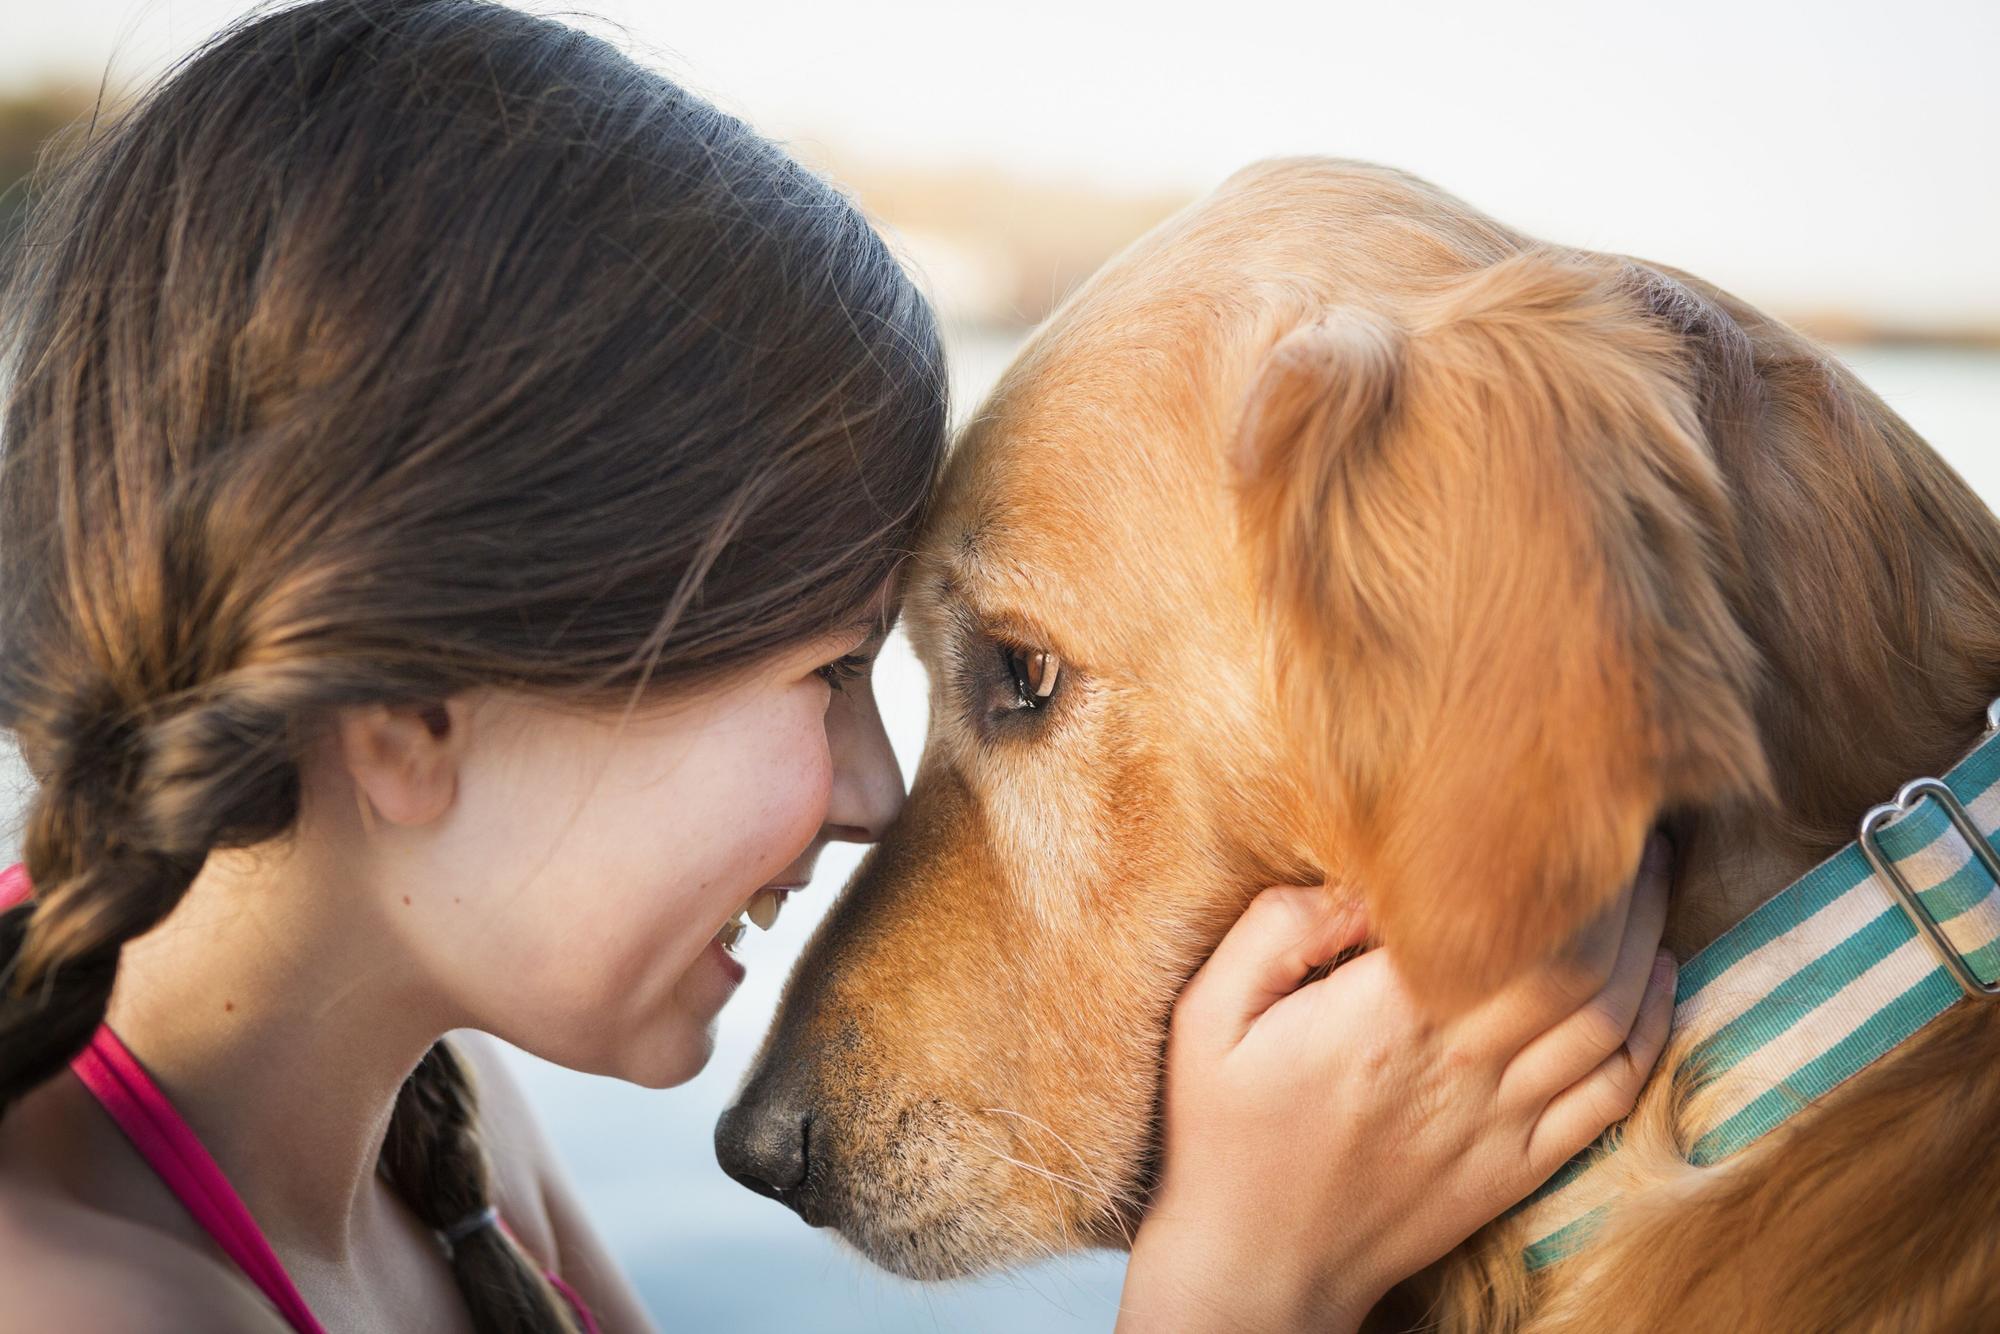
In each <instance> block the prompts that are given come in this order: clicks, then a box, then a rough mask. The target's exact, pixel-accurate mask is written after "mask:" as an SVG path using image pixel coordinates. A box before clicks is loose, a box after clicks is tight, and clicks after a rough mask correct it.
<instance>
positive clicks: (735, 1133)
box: [715, 1098, 812, 1212]
mask: <svg viewBox="0 0 2000 1334" xmlns="http://www.w3.org/2000/svg"><path fill="white" fill-rule="evenodd" d="M811 1125H812V1120H811V1117H809V1116H808V1115H807V1114H806V1113H804V1112H802V1111H800V1110H798V1109H797V1108H794V1107H789V1106H786V1105H785V1104H784V1103H783V1102H782V1101H781V1100H780V1101H772V1102H759V1101H757V1100H754V1099H750V1098H746V1099H744V1100H743V1101H742V1102H739V1103H737V1104H736V1105H735V1106H734V1107H731V1108H730V1109H729V1110H727V1111H725V1112H724V1113H723V1114H722V1118H721V1119H720V1120H718V1121H717V1122H716V1123H715V1160H716V1161H717V1162H719V1163H721V1164H722V1170H723V1171H725V1172H727V1173H728V1174H729V1175H730V1176H732V1177H734V1178H735V1179H736V1180H737V1181H740V1182H741V1183H743V1184H744V1185H745V1186H748V1187H749V1188H750V1189H751V1190H754V1191H756V1192H757V1193H758V1194H759V1195H768V1196H770V1197H771V1198H772V1199H774V1200H777V1201H779V1202H780V1203H783V1204H788V1205H790V1206H791V1207H792V1208H794V1209H799V1210H800V1211H801V1212H803V1209H802V1207H801V1206H802V1205H803V1203H804V1199H803V1197H804V1194H805V1192H804V1190H803V1189H802V1188H803V1187H804V1185H805V1180H806V1169H807V1168H808V1167H809V1166H810V1163H809V1162H808V1161H807V1158H806V1153H807V1147H808V1146H807V1140H808V1139H809V1138H810V1131H811Z"/></svg>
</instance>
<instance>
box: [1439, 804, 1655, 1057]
mask: <svg viewBox="0 0 2000 1334" xmlns="http://www.w3.org/2000/svg"><path fill="white" fill-rule="evenodd" d="M1672 863H1673V858H1672V854H1671V850H1670V848H1669V846H1668V844H1667V842H1666V840H1665V839H1664V838H1662V837H1661V836H1659V835H1658V834H1654V835H1652V836H1650V837H1649V838H1648V839H1647V840H1646V844H1645V848H1644V850H1643V852H1642V853H1641V855H1640V859H1639V866H1638V869H1637V870H1636V871H1635V872H1634V873H1633V877H1632V880H1631V882H1630V884H1628V885H1627V886H1626V888H1625V892H1624V893H1622V894H1621V895H1619V897H1618V899H1617V901H1616V902H1614V903H1612V904H1610V905H1609V906H1608V907H1607V908H1606V909H1605V910H1604V912H1602V913H1600V914H1599V915H1598V917H1597V918H1596V919H1595V920H1594V921H1593V922H1592V923H1591V924H1590V925H1589V926H1588V927H1586V928H1584V930H1583V931H1582V932H1581V933H1580V934H1578V935H1577V936H1576V937H1574V938H1573V939H1572V940H1571V942H1570V944H1569V945H1568V947H1566V948H1565V949H1564V950H1563V951H1562V952H1561V953H1559V954H1557V955H1556V956H1555V957H1554V958H1552V959H1549V960H1548V961H1546V962H1544V963H1541V964H1538V965H1536V966H1535V967H1534V968H1533V969H1532V970H1530V971H1529V972H1528V973H1527V974H1526V975H1524V976H1522V977H1520V978H1518V979H1516V980H1515V981H1513V982H1511V983H1509V984H1508V985H1507V986H1506V987H1504V988H1502V989H1501V990H1500V991H1499V992H1497V993H1495V994H1494V995H1493V997H1491V998H1490V999H1489V1000H1487V1001H1484V1002H1482V1003H1481V1004H1479V1005H1478V1006H1476V1007H1474V1008H1473V1009H1472V1010H1470V1011H1468V1012H1467V1013H1466V1014H1465V1015H1464V1016H1462V1017H1461V1018H1460V1020H1459V1021H1458V1029H1459V1035H1460V1040H1461V1041H1464V1042H1467V1043H1468V1044H1470V1045H1471V1047H1472V1049H1474V1050H1477V1051H1481V1052H1484V1053H1487V1054H1491V1055H1497V1054H1501V1053H1506V1054H1508V1055H1509V1058H1510V1059H1511V1054H1512V1053H1514V1052H1518V1051H1520V1050H1522V1049H1523V1048H1524V1047H1526V1046H1527V1045H1528V1044H1529V1043H1531V1042H1533V1041H1534V1040H1535V1039H1536V1038H1538V1037H1539V1036H1541V1035H1542V1034H1543V1033H1545V1032H1547V1031H1548V1030H1549V1029H1551V1028H1553V1027H1555V1026H1556V1025H1557V1024H1559V1023H1561V1022H1562V1021H1563V1020H1565V1019H1567V1018H1569V1017H1570V1016H1571V1015H1572V1014H1574V1013H1576V1012H1577V1011H1578V1010H1580V1009H1582V1008H1583V1007H1585V1006H1586V1005H1589V1004H1591V1003H1592V1002H1593V1001H1595V1000H1596V999H1597V997H1598V996H1599V995H1600V993H1602V992H1603V991H1604V990H1605V989H1606V987H1607V986H1609V985H1610V984H1611V981H1612V979H1613V978H1614V977H1616V976H1618V974H1619V968H1620V965H1621V963H1626V964H1631V965H1632V966H1633V967H1635V968H1636V970H1637V979H1638V984H1637V985H1636V986H1635V987H1634V988H1633V991H1634V994H1635V995H1636V994H1637V992H1638V991H1640V990H1642V989H1643V987H1644V983H1645V976H1646V969H1647V968H1648V967H1649V966H1650V964H1651V960H1652V952H1653V950H1654V949H1655V948H1657V947H1658V945H1659V940H1660V933H1661V931H1662V930H1663V929H1664V928H1665V925H1666V912H1667V884H1668V881H1669V879H1670V878H1671V871H1672ZM1635 950H1636V953H1635V952H1634V951H1635ZM1633 961H1636V963H1634V962H1633ZM1622 1040H1623V1038H1622V1036H1621V1037H1618V1038H1616V1039H1614V1040H1613V1042H1612V1043H1611V1045H1614V1046H1615V1045H1616V1043H1617V1042H1618V1041H1622ZM1609 1050H1610V1046H1604V1047H1601V1048H1600V1049H1599V1051H1598V1053H1597V1055H1598V1057H1599V1058H1601V1057H1602V1056H1603V1054H1604V1052H1606V1051H1609ZM1592 1063H1593V1064H1595V1061H1593V1062H1592ZM1565 1082H1566V1081H1565Z"/></svg>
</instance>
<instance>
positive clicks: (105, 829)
mask: <svg viewBox="0 0 2000 1334" xmlns="http://www.w3.org/2000/svg"><path fill="white" fill-rule="evenodd" d="M55 740H56V746H55V755H56V763H55V770H54V773H53V775H52V778H51V780H50V781H49V782H48V783H46V784H45V785H44V786H43V787H42V788H41V790H40V791H39V792H38V793H37V795H36V799H35V801H34V804H33V806H32V808H31V810H30V812H29V816H28V826H27V837H26V839H25V842H24V847H23V860H24V861H25V862H26V864H27V870H28V878H29V880H30V882H31V883H32V884H34V885H35V886H36V887H37V896H36V898H35V899H33V900H31V901H30V902H28V903H24V904H20V905H17V906H16V907H14V908H11V909H9V910H8V911H7V912H6V913H5V914H4V916H0V980H4V984H5V985H4V987H0V1114H4V1113H5V1111H6V1109H7V1107H9V1106H10V1105H12V1104H13V1102H14V1101H15V1100H16V1099H18V1098H19V1097H20V1096H21V1095H22V1094H24V1093H26V1092H28V1091H29V1090H30V1089H32V1088H34V1087H35V1086H37V1085H38V1084H40V1083H42V1082H43V1081H44V1080H46V1079H48V1078H49V1077H50V1076H52V1075H54V1074H55V1073H56V1072H57V1071H59V1070H61V1069H62V1068H63V1066H65V1065H67V1064H68V1063H69V1061H70V1060H71V1058H73V1057H74V1056H76V1054H77V1053H78V1052H80V1051H82V1050H83V1049H84V1047H85V1046H86V1045H87V1044H88V1043H89V1042H90V1038H91V1035H92V1034H93V1033H95V1032H96V1031H97V1026H98V1025H99V1024H101V1023H103V1022H104V1012H105V1008H106V1007H107V1006H108V1005H109V1004H110V1001H111V985H112V982H113V981H114V980H115V978H116V977H117V974H118V956H119V954H120V953H121V952H122V951H123V950H124V948H125V942H126V941H128V940H132V939H134V938H136V937H138V936H142V935H144V934H145V933H146V932H147V931H150V930H151V929H152V928H153V927H154V926H156V925H157V924H158V923H159V922H160V920H161V919H162V918H164V917H165V916H166V915H167V914H168V913H169V912H171V911H172V910H173V908H174V905H175V904H177V903H179V902H180V900H181V896H182V895H183V894H185V893H186V892H187V888H188V886H189V885H190V884H192V883H193V881H194V877H195V873H196V872H197V871H199V870H200V869H201V862H202V858H201V856H199V855H188V854H186V853H179V852H174V851H163V850H159V849H157V848H153V847H149V846H147V841H146V840H145V839H144V837H143V836H142V835H141V834H140V832H139V829H138V826H137V822H136V821H135V820H134V818H133V815H132V812H133V810H134V808H135V800H136V795H135V794H136V788H137V785H138V783H139V781H140V780H141V778H142V776H143V774H144V771H145V767H146V761H147V756H146V743H145V738H144V736H143V735H142V734H141V732H140V731H139V730H138V728H137V726H136V725H135V724H134V723H133V722H132V720H131V719H130V718H129V717H127V716H126V715H125V714H124V713H123V712H122V711H118V710H115V709H113V708H112V707H110V706H109V705H108V704H107V701H106V699H105V696H104V695H103V693H101V692H92V693H86V694H85V695H83V696H81V697H79V699H78V701H77V703H76V704H75V705H74V707H72V708H71V709H70V710H69V711H68V713H66V714H65V715H64V716H63V720H62V723H61V724H60V725H59V727H58V729H57V735H56V738H55Z"/></svg>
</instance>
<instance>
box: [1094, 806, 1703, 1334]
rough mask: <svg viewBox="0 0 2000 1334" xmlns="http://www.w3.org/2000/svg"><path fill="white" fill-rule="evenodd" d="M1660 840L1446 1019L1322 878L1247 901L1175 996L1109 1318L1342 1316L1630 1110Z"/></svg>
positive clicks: (1647, 1001) (1656, 954)
mask: <svg viewBox="0 0 2000 1334" xmlns="http://www.w3.org/2000/svg"><path fill="white" fill-rule="evenodd" d="M1668 860H1669V859H1668V854H1667V849H1666V845H1665V842H1664V840H1662V839H1661V838H1660V837H1659V836H1658V835H1655V836H1654V837H1653V838H1652V839H1651V840H1650V841H1649V842H1648V843H1647V846H1646V852H1645V856H1644V859H1643V860H1642V862H1641V864H1640V868H1639V874H1638V877H1637V879H1636V880H1635V881H1634V883H1633V885H1632V886H1631V887H1630V888H1629V890H1628V892H1627V893H1626V894H1625V895H1624V896H1622V897H1621V898H1620V899H1619V900H1618V901H1617V902H1616V903H1614V904H1612V905H1611V907H1610V908H1609V909H1607V910H1606V911H1605V913H1604V914H1603V915H1602V916H1601V917H1600V918H1599V919H1598V920H1597V921H1596V922H1594V923H1593V924H1592V925H1591V926H1590V927H1589V928H1587V929H1586V930H1585V931H1584V932H1583V933H1582V934H1581V935H1579V936H1578V937H1577V939H1576V940H1575V941H1574V942H1573V943H1572V945H1571V947H1570V949H1569V950H1568V951H1566V952H1565V953H1564V954H1563V955H1562V956H1561V957H1560V958H1558V959H1556V960H1555V961H1554V962H1552V963H1549V964H1547V965H1544V966H1543V967H1541V968H1539V969H1537V970H1536V971H1534V972H1532V973H1530V974H1528V975H1526V976H1524V977H1522V978H1520V979H1518V980H1516V981H1515V982H1513V983H1510V984H1509V985H1508V986H1507V987H1506V988H1505V989H1504V990H1503V991H1501V992H1500V993H1499V994H1497V995H1495V996H1493V997H1491V998H1489V999H1487V1000H1485V1001H1482V1002H1480V1003H1479V1004H1478V1005H1477V1006H1475V1007H1474V1008H1473V1009H1471V1010H1468V1011H1466V1012H1465V1013H1463V1014H1460V1015H1458V1016H1455V1017H1454V1018H1452V1019H1450V1020H1449V1021H1445V1022H1434V1021H1432V1020H1430V1019H1427V1018H1426V1017H1425V1016H1424V1015H1423V1014H1422V1013H1421V1012H1420V1011H1419V1010H1418V1009H1417V1006H1416V1003H1415V1002H1414V1001H1413V1000H1412V999H1411V998H1410V996H1409V995H1408V993H1407V992H1406V991H1405V990H1404V988H1403V985H1402V981H1401V979H1400V978H1399V976H1398V975H1397V973H1396V969H1395V961H1394V960H1393V958H1391V957H1390V952H1389V951H1387V950H1374V951H1372V952H1370V953H1367V954H1363V955H1361V956H1360V957H1358V958H1355V959H1353V960H1351V961H1349V962H1348V963H1345V964H1343V965H1341V966H1340V967H1339V968H1338V969H1336V970H1335V971H1334V972H1333V973H1332V974H1331V975H1329V976H1327V977H1326V978H1324V979H1323V980H1320V981H1315V982H1312V983H1310V984H1309V985H1301V984H1302V983H1303V982H1305V979H1306V977H1307V975H1308V974H1309V973H1310V972H1311V971H1312V970H1313V968H1314V967H1316V966H1317V965H1319V964H1322V963H1324V962H1325V961H1327V960H1329V959H1332V958H1333V957H1334V956H1335V955H1336V954H1338V953H1339V952H1340V951H1341V950H1343V949H1346V948H1348V947H1349V946H1353V945H1358V944H1360V943H1362V941H1363V940H1364V938H1365V937H1366V934H1367V923H1366V920H1365V918H1364V917H1363V914H1362V911H1361V909H1360V908H1359V907H1358V906H1356V905H1341V904H1334V903H1331V902H1330V900H1329V898H1328V896H1327V893H1326V890H1325V889H1324V888H1321V887H1317V886H1315V887H1312V888H1302V887H1291V886H1287V887H1281V888H1275V889H1267V890H1265V891H1264V892H1263V893H1261V894H1259V895H1258V896H1257V898H1256V899H1254V900H1253V901H1252V902H1251V904H1250V907H1249V909H1248V910H1247V911H1246V912H1245V913H1244V914H1243V917H1242V919H1241V920H1240V921H1238V922H1237V923H1236V925H1235V926H1233V927H1232V928H1231V929H1230V931H1229V934H1228V935H1227V936H1226V937H1224V939H1223V941H1222V943H1221V944H1220V945H1219V946H1217V947H1216V951H1215V954H1214V955H1213V956H1212V957H1211V958H1210V959H1209V960H1208V962H1207V963H1206V964H1205V965H1203V967H1202V968H1201V970H1200V971H1199V972H1197V973H1196V974H1195V975H1194V977H1193V979H1192V980H1190V981H1189V983H1188V985H1187V989H1186V990H1185V991H1183V992H1182V993H1181V997H1180V1000H1179V1002H1178V1004H1177V1005H1176V1006H1175V1008H1174V1016H1173V1024H1172V1032H1171V1036H1170V1039H1169V1042H1168V1049H1167V1075H1166V1126H1165V1132H1164V1139H1165V1166H1164V1168H1163V1171H1162V1176H1161V1180H1160V1183H1159V1189H1158V1190H1157V1191H1156V1192H1155V1194H1154V1197H1153V1203H1152V1206H1151V1207H1150V1209H1149V1210H1148V1211H1147V1214H1146V1217H1145V1220H1144V1222H1143V1223H1142V1224H1141V1226H1140V1229H1139V1233H1138V1237H1137V1238H1136V1240H1135V1242H1134V1244H1133V1248H1132V1261H1131V1265H1130V1268H1129V1269H1128V1270H1127V1272H1126V1281H1125V1295H1124V1301H1123V1303H1122V1312H1121V1315H1120V1319H1119V1322H1118V1328H1119V1329H1120V1330H1121V1331H1127V1332H1128V1334H1138V1332H1139V1331H1153V1330H1174V1331H1176V1332H1177V1334H1179V1332H1183V1331H1200V1330H1210V1329H1216V1330H1220V1329H1234V1330H1242V1329H1256V1330H1260V1331H1263V1330H1270V1331H1280V1330H1293V1329H1313V1330H1319V1331H1325V1330H1339V1329H1353V1328H1355V1327H1357V1326H1358V1325H1359V1324H1360V1321H1361V1319H1362V1317H1363V1316H1365V1315H1366V1314H1367V1313H1368V1311H1369V1309H1370V1308H1371V1307H1372V1306H1373V1305H1374V1304H1375V1303H1376V1302H1377V1301H1378V1300H1380V1298H1381V1297H1382V1295H1383V1294H1384V1293H1386V1292H1387V1291H1388V1290H1389V1288H1390V1287H1392V1286H1393V1285H1394V1284H1396V1283H1397V1282H1400V1281H1401V1280H1402V1279H1404V1278H1407V1277H1408V1276H1409V1275H1411V1274H1413V1273H1415V1272H1416V1271H1417V1270H1419V1269H1422V1268H1423V1267H1424V1266H1425V1265H1428V1264H1430V1263H1431V1262H1432V1261H1434V1260H1436V1259H1438V1258H1439V1257H1440V1256H1442V1255H1443V1254H1445V1252H1447V1251H1449V1250H1450V1249H1451V1248H1452V1247H1454V1246H1456V1245H1457V1244H1458V1243H1459V1242H1461V1241H1463V1240H1465V1238H1467V1237H1468V1236H1470V1235H1471V1234H1472V1233H1473V1232H1475V1231H1477V1230H1478V1229H1479V1228H1480V1227H1481V1226H1483V1225H1484V1224H1485V1223H1487V1222H1489V1221H1490V1220H1492V1219H1493V1218H1495V1217H1497V1216H1498V1215H1499V1214H1500V1213H1501V1212H1502V1211H1503V1210H1505V1209H1507V1208H1508V1207H1509V1206H1511V1205H1513V1204H1515V1203H1516V1202H1518V1201H1519V1200H1520V1199H1522V1198H1523V1197H1524V1196H1526V1195H1527V1194H1529V1193H1530V1192H1531V1191H1533V1190H1534V1189H1535V1187H1536V1186H1538V1185H1540V1184H1541V1183H1542V1182H1543V1181H1545V1180H1546V1179H1547V1178H1548V1177H1549V1176H1550V1175H1551V1174H1552V1173H1554V1172H1555V1170H1556V1169H1557V1168H1558V1167H1561V1166H1562V1165H1563V1163H1565V1162H1566V1161H1568V1160H1569V1159H1570V1158H1571V1157H1572V1156H1573V1155H1575V1154H1576V1153H1577V1152H1578V1151H1580V1150H1581V1149H1583V1148H1584V1147H1585V1146H1587V1145H1588V1144H1589V1143H1590V1142H1591V1141H1592V1140H1594V1139H1595V1138H1597V1136H1598V1135H1599V1134H1600V1133H1602V1132H1603V1130H1604V1129H1605V1128H1606V1127H1607V1126H1610V1125H1611V1124H1613V1123H1614V1122H1616V1121H1618V1120H1620V1119H1622V1118H1623V1117H1624V1116H1625V1115H1626V1114H1627V1113H1629V1112H1630V1111H1631V1110H1632V1106H1633V1104H1634V1102H1635V1101H1636V1100H1637V1098H1638V1095H1639V1090H1640V1088H1641V1087H1642V1086H1643V1085H1644V1084H1645V1082H1646V1079H1647V1077H1648V1075H1649V1074H1650V1073H1651V1072H1652V1068H1653V1063H1654V1062H1655V1061H1656V1060H1658V1059H1659V1055H1660V1051H1661V1049H1662V1048H1663V1047H1664V1046H1665V1045H1666V1038H1667V1028H1668V1024H1669V1021H1670V1020H1671V1018H1672V1015H1673V994H1674V969H1673V957H1672V955H1670V954H1667V953H1665V952H1663V951H1659V950H1658V946H1659V943H1660V932H1661V930H1662V928H1663V926H1664V924H1665V921H1666V901H1667V867H1668Z"/></svg>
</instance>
